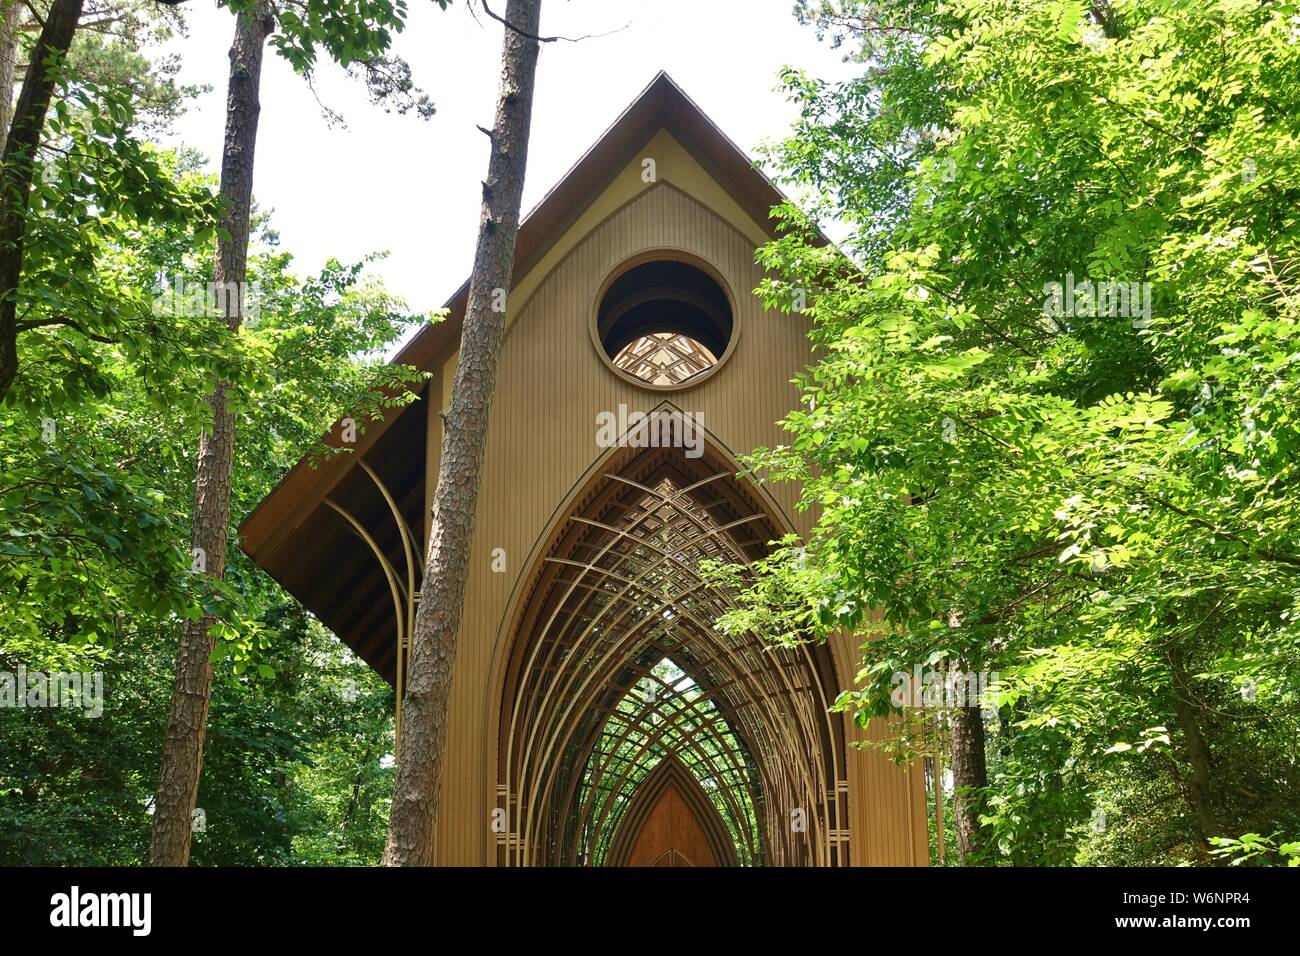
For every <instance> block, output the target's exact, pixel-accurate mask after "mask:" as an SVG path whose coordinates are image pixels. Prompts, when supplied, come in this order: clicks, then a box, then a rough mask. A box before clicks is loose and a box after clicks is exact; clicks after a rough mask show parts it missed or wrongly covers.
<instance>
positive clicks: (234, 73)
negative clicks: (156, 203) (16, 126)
mask: <svg viewBox="0 0 1300 956" xmlns="http://www.w3.org/2000/svg"><path fill="white" fill-rule="evenodd" d="M274 29H275V20H274V18H273V15H272V12H271V6H270V4H268V3H260V4H258V6H257V8H256V9H255V10H253V11H252V12H250V13H243V14H240V15H239V16H238V18H237V20H236V23H235V40H234V43H233V44H231V47H230V88H229V92H228V95H227V98H226V135H225V146H224V149H223V151H222V156H221V198H222V200H223V212H222V219H221V223H220V225H221V234H220V235H219V236H218V238H217V253H216V264H215V269H214V272H213V280H214V282H215V283H216V287H217V288H218V289H221V288H225V289H230V288H234V289H238V290H239V293H238V294H237V295H225V296H220V297H218V298H219V300H220V301H224V302H225V303H226V304H225V310H226V315H225V319H226V323H227V324H228V325H229V326H230V327H231V328H232V329H237V328H239V324H240V322H241V321H242V319H243V309H244V289H245V278H246V276H247V265H248V228H249V226H248V220H249V208H250V207H251V205H252V199H253V157H254V152H255V149H256V146H257V120H258V114H259V112H260V110H261V105H260V103H259V100H258V94H259V89H260V86H261V81H262V54H263V52H264V50H265V46H266V39H267V37H268V36H270V34H271V32H272V30H274ZM229 283H235V285H234V286H231V285H229ZM208 404H209V405H210V406H211V408H212V427H211V430H210V431H207V432H205V434H204V435H203V437H202V438H201V439H200V441H199V458H198V471H197V473H196V475H195V480H194V507H193V512H192V524H193V530H192V532H191V535H190V543H191V548H193V549H196V551H195V552H194V553H196V554H201V555H202V557H203V560H204V563H205V565H206V567H205V570H206V573H207V574H209V575H211V576H212V577H213V578H216V579H217V580H220V579H221V578H222V577H223V575H224V574H225V570H226V535H227V531H228V529H229V526H230V473H231V466H232V462H233V460H234V451H235V417H234V415H232V414H231V413H230V412H229V411H228V410H227V409H226V386H225V384H224V383H221V382H218V383H217V385H216V388H215V389H214V390H213V392H212V394H211V395H209V396H208ZM211 625H212V618H210V617H204V618H202V619H200V620H198V621H186V622H185V625H184V627H183V628H182V631H181V643H180V648H179V650H178V651H177V653H176V676H175V680H174V682H173V685H172V702H171V710H170V712H169V713H168V716H167V735H166V737H165V739H164V741H163V752H162V766H161V768H160V770H159V772H158V790H157V794H156V797H155V800H154V818H153V833H152V835H151V837H150V840H149V862H150V864H152V865H154V866H185V865H186V864H187V863H188V862H189V859H190V816H191V814H193V812H194V805H195V801H196V799H197V798H198V791H199V778H200V775H201V773H202V770H203V745H204V742H205V740H206V739H207V729H208V705H209V702H210V701H211V697H212V662H211V657H212V651H213V643H214V640H215V639H214V637H213V636H212V633H211Z"/></svg>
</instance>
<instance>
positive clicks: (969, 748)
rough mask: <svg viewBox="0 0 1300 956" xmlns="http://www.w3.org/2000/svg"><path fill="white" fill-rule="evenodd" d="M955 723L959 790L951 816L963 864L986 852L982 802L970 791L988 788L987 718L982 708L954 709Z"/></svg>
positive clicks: (955, 768) (954, 762)
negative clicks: (985, 754)
mask: <svg viewBox="0 0 1300 956" xmlns="http://www.w3.org/2000/svg"><path fill="white" fill-rule="evenodd" d="M950 714H951V720H952V783H953V787H954V788H955V789H956V794H955V796H954V798H953V806H952V816H953V821H954V822H955V824H956V826H957V847H958V849H959V850H960V851H961V858H962V862H963V863H964V862H967V861H968V860H970V859H971V857H972V856H974V855H975V854H977V853H978V852H979V851H980V850H981V849H983V843H982V840H981V838H980V821H979V809H980V807H979V804H980V801H979V799H978V797H976V796H975V795H974V794H973V793H971V792H970V791H975V790H979V789H982V788H984V787H987V786H988V783H989V777H988V768H987V766H986V765H985V759H984V717H983V714H982V713H981V712H980V708H979V707H955V708H953V709H952V710H951V711H950Z"/></svg>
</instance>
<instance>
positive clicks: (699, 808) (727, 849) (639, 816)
mask: <svg viewBox="0 0 1300 956" xmlns="http://www.w3.org/2000/svg"><path fill="white" fill-rule="evenodd" d="M669 785H675V786H676V787H677V792H678V793H680V794H681V795H682V797H683V798H684V799H685V800H686V803H687V805H688V806H689V807H690V808H691V812H692V813H693V814H694V815H695V819H697V820H698V821H699V822H700V824H701V825H702V826H703V828H704V836H705V838H706V839H707V840H708V844H709V850H710V851H711V852H712V853H713V859H714V861H715V862H716V863H717V864H718V866H737V865H739V861H738V860H737V859H736V848H735V846H733V845H732V842H731V834H730V833H728V832H727V827H726V824H724V823H723V822H722V817H720V816H719V815H718V811H717V809H716V808H715V807H714V806H713V804H712V803H711V802H710V801H709V798H708V797H707V796H705V795H704V791H703V790H701V789H700V784H699V781H697V780H696V779H695V778H694V777H693V776H691V773H690V771H688V770H687V769H686V768H685V767H683V766H682V765H681V763H679V762H678V761H677V760H676V759H675V758H673V757H666V758H664V759H663V760H661V761H660V762H659V764H658V766H656V767H655V769H654V770H652V771H651V772H650V775H649V776H648V777H646V779H645V780H643V781H642V782H641V785H640V786H638V787H637V788H636V792H635V793H634V795H633V797H632V800H631V802H630V803H629V805H628V808H627V812H626V813H624V814H623V819H622V820H621V821H620V822H619V826H618V831H617V833H616V834H615V836H614V842H613V844H612V845H611V846H610V850H609V857H608V858H607V859H606V862H605V865H606V866H627V865H628V861H629V859H630V857H631V855H632V850H633V847H634V844H635V841H636V838H637V836H638V835H639V833H640V831H641V826H642V824H644V823H645V820H646V817H647V816H649V814H650V811H651V810H653V809H654V806H655V803H656V802H658V800H659V797H660V795H661V794H662V793H663V792H664V790H666V789H667V788H668V787H669Z"/></svg>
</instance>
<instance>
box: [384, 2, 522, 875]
mask: <svg viewBox="0 0 1300 956" xmlns="http://www.w3.org/2000/svg"><path fill="white" fill-rule="evenodd" d="M540 18H541V0H510V2H509V3H508V4H507V5H506V14H505V19H506V21H507V26H506V30H505V39H504V41H503V45H502V53H501V89H500V94H499V96H498V99H497V109H496V119H495V123H494V126H493V129H492V131H491V133H490V134H489V136H490V138H491V142H492V147H491V159H490V160H489V163H488V176H487V181H486V182H485V183H484V184H483V209H482V213H481V216H480V220H479V235H478V246H477V248H476V250H475V253H474V271H473V273H472V275H471V276H470V287H469V302H468V305H467V306H466V309H465V324H464V328H463V329H462V331H461V338H460V360H459V363H458V365H457V368H456V380H455V383H454V386H453V388H452V394H451V407H450V408H448V409H447V412H446V415H445V418H444V424H443V439H442V460H441V462H440V464H439V467H438V486H437V490H436V491H435V492H434V497H433V523H432V532H431V534H430V536H429V553H428V557H427V559H426V564H425V571H424V586H423V588H422V589H421V592H420V609H419V612H418V613H417V615H416V619H415V627H414V633H413V637H412V648H411V665H410V671H409V674H408V676H407V682H406V698H405V702H404V706H403V720H402V739H401V742H400V744H401V745H400V747H399V749H398V760H397V773H396V778H395V781H394V786H393V806H392V813H391V816H390V817H389V822H388V841H387V845H386V846H385V848H384V858H383V863H384V865H385V866H427V865H429V864H430V863H432V862H433V838H434V829H435V826H436V823H437V818H438V796H439V789H440V784H441V780H442V761H443V754H444V752H445V749H446V742H447V712H448V709H449V704H450V699H451V680H452V670H453V667H454V665H455V662H456V645H457V641H458V638H459V636H460V635H459V632H460V624H461V617H462V614H463V612H464V605H465V582H466V579H467V578H468V576H469V557H470V544H471V539H472V537H473V532H474V517H475V510H476V509H477V506H478V492H479V475H480V471H481V468H482V461H483V446H484V443H485V441H486V438H487V429H488V414H489V412H490V410H491V406H492V391H493V387H494V386H495V384H496V376H497V359H498V357H499V355H500V353H501V338H502V335H503V334H504V332H505V320H506V313H505V302H504V299H505V295H506V290H509V288H510V285H511V279H512V277H513V273H514V260H515V236H516V234H517V232H518V230H519V206H520V202H521V201H522V197H523V186H524V169H525V165H526V163H527V159H528V133H529V127H530V125H531V123H532V112H533V80H534V76H535V74H536V72H537V53H538V41H537V27H538V23H539V21H540Z"/></svg>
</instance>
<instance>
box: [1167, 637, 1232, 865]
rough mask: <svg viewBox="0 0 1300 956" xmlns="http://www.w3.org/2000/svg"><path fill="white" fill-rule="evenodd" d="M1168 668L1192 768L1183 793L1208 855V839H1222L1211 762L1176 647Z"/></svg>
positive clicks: (1178, 650) (1183, 661)
mask: <svg viewBox="0 0 1300 956" xmlns="http://www.w3.org/2000/svg"><path fill="white" fill-rule="evenodd" d="M1169 668H1170V671H1171V672H1172V673H1173V687H1172V689H1173V692H1174V711H1175V712H1176V713H1177V714H1178V728H1179V730H1181V731H1182V733H1183V750H1184V752H1185V753H1186V756H1187V762H1188V763H1189V764H1191V767H1192V776H1191V780H1190V781H1188V785H1187V787H1186V789H1185V791H1184V793H1185V798H1186V800H1187V805H1188V807H1189V809H1191V811H1192V815H1193V817H1194V818H1195V820H1196V828H1197V830H1198V831H1199V832H1200V836H1201V843H1202V848H1203V849H1204V850H1206V851H1207V852H1208V850H1209V842H1210V837H1215V836H1223V833H1222V832H1220V826H1219V823H1218V818H1217V816H1216V814H1215V811H1214V790H1213V785H1212V783H1211V781H1212V779H1213V773H1214V760H1213V758H1212V757H1211V756H1210V748H1209V746H1208V745H1207V744H1206V742H1205V736H1204V735H1203V734H1202V733H1201V723H1200V721H1199V720H1198V719H1197V716H1196V706H1195V704H1194V702H1193V697H1192V692H1191V685H1190V683H1189V681H1188V676H1187V661H1186V658H1185V657H1184V655H1183V650H1182V648H1181V647H1179V646H1177V645H1176V644H1175V645H1174V646H1172V647H1171V648H1170V649H1169Z"/></svg>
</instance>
